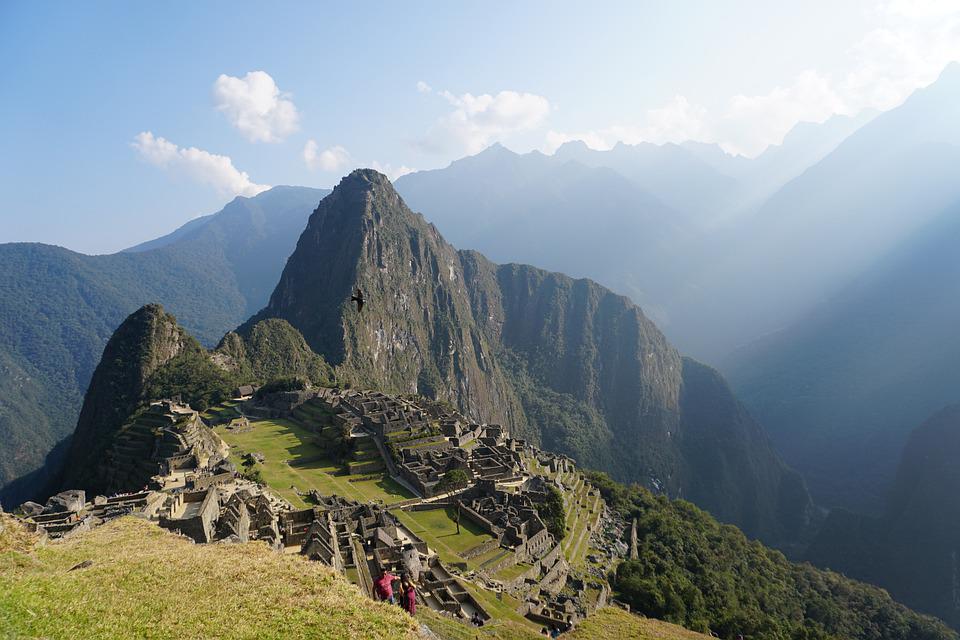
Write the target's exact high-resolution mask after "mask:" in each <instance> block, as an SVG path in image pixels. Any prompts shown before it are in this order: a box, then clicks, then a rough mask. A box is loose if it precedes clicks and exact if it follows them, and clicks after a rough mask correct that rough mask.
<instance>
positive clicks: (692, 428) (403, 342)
mask: <svg viewBox="0 0 960 640" xmlns="http://www.w3.org/2000/svg"><path fill="white" fill-rule="evenodd" d="M358 289H359V290H361V291H362V292H363V296H364V300H365V304H364V307H363V309H362V311H359V310H357V309H356V307H355V306H354V304H353V303H352V302H351V294H352V293H353V292H354V291H356V290H358ZM266 318H280V319H283V320H286V321H287V322H289V323H290V324H291V325H292V326H293V327H295V328H296V329H298V330H299V331H300V332H301V333H302V334H303V336H304V338H305V339H306V341H307V343H308V344H309V345H310V346H311V348H312V349H313V350H314V351H316V352H317V353H318V354H320V355H321V356H323V357H324V359H325V360H326V361H327V362H329V363H330V364H331V365H332V366H334V368H335V370H336V372H337V377H338V378H339V379H343V380H349V381H350V382H351V383H353V384H357V385H360V386H365V387H369V388H376V389H380V390H383V391H385V392H388V393H398V394H399V393H418V394H423V395H427V396H430V397H435V398H441V399H444V400H448V401H451V402H453V403H455V404H456V405H457V406H458V407H459V408H460V409H461V410H462V411H464V412H465V413H466V414H468V415H474V416H486V419H488V420H491V421H497V422H500V423H502V424H504V425H505V426H507V427H508V428H510V429H511V430H513V432H515V433H517V434H518V435H521V436H523V437H525V438H528V439H530V440H531V441H533V442H535V443H537V444H540V445H542V446H544V447H546V448H548V449H551V450H555V451H560V452H563V453H567V454H569V455H572V456H573V457H575V458H576V459H577V460H578V461H579V462H580V463H581V464H583V465H585V466H587V467H593V468H598V469H602V470H606V471H609V472H611V473H612V474H613V475H614V476H615V477H616V478H618V479H620V480H622V481H625V482H639V483H642V484H645V485H647V486H650V487H652V488H655V489H657V490H659V491H663V492H665V493H667V494H669V495H672V496H683V497H686V498H688V499H690V500H693V501H694V502H696V503H698V504H700V505H701V506H703V507H704V508H705V509H707V510H709V511H710V512H711V513H712V514H714V515H715V516H716V517H718V518H720V519H721V520H725V521H728V522H733V523H736V524H737V525H738V526H740V527H741V528H743V529H744V531H745V532H747V533H748V535H751V536H758V537H761V538H763V539H766V540H771V541H786V540H789V539H790V538H791V537H793V536H796V535H797V534H798V532H800V531H802V530H803V528H804V526H805V525H806V523H807V520H808V518H809V515H810V514H809V511H810V502H809V498H808V497H807V494H806V489H805V487H804V485H803V482H802V480H801V479H800V478H799V476H797V474H796V473H794V472H793V471H791V470H790V469H788V468H787V467H786V466H785V465H783V463H782V462H781V461H780V459H779V458H778V457H777V455H776V453H775V452H774V451H773V449H772V447H771V446H770V445H769V443H768V441H767V439H766V436H765V434H764V433H763V430H762V429H761V428H760V426H759V425H758V424H757V423H756V422H754V421H753V420H752V419H751V418H750V416H749V415H748V414H747V412H746V411H745V410H744V409H743V407H742V406H741V405H740V404H739V402H738V401H737V400H736V399H735V398H734V397H733V395H732V393H731V392H730V389H729V388H728V387H727V385H726V383H725V382H724V381H723V379H722V378H721V377H720V375H719V374H718V373H717V372H715V371H713V370H712V369H710V368H709V367H706V366H704V365H702V364H700V363H697V362H695V361H693V360H689V359H685V358H683V357H681V355H680V354H679V353H678V352H677V350H676V349H675V348H674V347H673V346H671V345H670V344H669V342H668V341H667V339H666V338H665V337H664V335H663V334H662V333H661V332H660V331H659V329H657V327H656V326H655V325H654V323H653V322H651V321H650V320H649V319H647V317H646V316H645V315H644V314H643V312H642V311H641V310H640V309H639V307H637V306H636V305H634V304H633V303H632V302H631V301H630V300H629V299H627V298H625V297H623V296H620V295H617V294H614V293H612V292H611V291H609V290H607V289H605V288H603V287H601V286H600V285H598V284H596V283H595V282H592V281H590V280H586V279H579V280H575V279H572V278H570V277H568V276H565V275H562V274H558V273H552V272H548V271H543V270H541V269H537V268H534V267H530V266H527V265H519V264H506V265H498V264H495V263H493V262H491V261H489V260H488V259H486V258H485V257H484V256H483V255H481V254H479V253H477V252H474V251H457V250H456V249H454V248H453V247H452V246H451V245H450V244H448V243H447V242H446V241H445V240H444V238H443V237H442V236H441V235H440V233H439V232H438V231H437V229H436V227H434V226H433V225H431V224H429V223H428V222H427V221H426V220H425V219H424V218H423V216H421V215H419V214H416V213H413V212H412V211H411V210H410V209H409V208H408V207H407V206H406V205H405V203H404V202H403V200H402V199H401V198H400V196H399V195H398V194H397V192H396V191H395V190H394V188H393V186H392V184H391V183H390V182H389V180H387V179H386V178H385V177H384V176H383V175H381V174H379V173H377V172H374V171H370V170H357V171H355V172H353V173H352V174H350V175H349V176H347V177H346V178H344V179H343V180H342V181H341V183H340V184H339V185H338V186H337V187H336V188H335V189H334V190H333V193H331V194H330V195H329V196H327V197H326V198H324V200H322V201H321V203H320V206H319V207H318V208H317V210H316V211H315V212H314V213H313V215H311V217H310V220H309V222H308V223H307V227H306V229H305V230H304V232H303V234H302V235H301V237H300V240H299V241H298V243H297V248H296V250H295V251H294V252H293V254H292V255H291V256H290V259H289V260H288V261H287V264H286V267H285V268H284V270H283V274H282V275H281V277H280V280H279V283H278V285H277V287H276V289H275V290H274V292H273V294H272V295H271V297H270V302H269V304H268V305H267V306H266V307H265V308H264V309H263V310H262V311H261V312H260V313H259V314H257V315H256V316H255V317H254V318H253V319H252V320H251V321H250V323H253V322H257V321H261V320H263V319H266ZM250 323H248V326H249V324H250Z"/></svg>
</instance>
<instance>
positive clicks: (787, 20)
mask: <svg viewBox="0 0 960 640" xmlns="http://www.w3.org/2000/svg"><path fill="white" fill-rule="evenodd" d="M788 5H796V6H788ZM958 15H960V7H958V6H957V2H954V1H951V0H924V1H922V2H904V1H901V0H893V1H890V2H887V1H884V2H879V3H878V2H859V1H856V0H851V1H848V2H842V3H836V2H819V1H811V2H805V3H769V2H724V3H716V2H669V3H667V2H662V3H647V2H623V3H618V2H610V3H604V2H598V3H579V2H577V3H560V2H519V3H517V2H511V3H496V2H484V3H469V4H467V3H436V2H431V3H427V2H418V3H401V2H389V3H387V2H383V3H381V2H364V3H336V4H333V3H309V4H300V3H293V2H288V3H271V5H270V6H267V5H266V4H253V3H243V2H174V3H163V4H160V3H149V4H148V3H120V2H115V3H113V2H96V3H86V4H80V3H73V4H67V3H54V2H44V3H37V2H14V1H10V0H8V1H6V2H3V3H0V60H2V61H3V63H4V69H5V71H6V73H5V74H4V79H3V81H2V83H0V148H2V150H3V151H2V154H0V186H2V188H3V193H4V195H5V200H6V202H5V206H4V207H3V211H2V213H0V222H2V223H3V224H2V225H0V242H8V241H42V242H48V243H53V244H59V245H63V246H66V247H69V248H71V249H74V250H78V251H83V252H88V253H102V252H110V251H116V250H119V249H121V248H123V247H126V246H130V245H132V244H135V243H137V242H140V241H143V240H147V239H150V238H153V237H156V236H158V235H161V234H163V233H166V232H168V231H170V230H171V229H173V228H175V227H176V226H178V225H180V224H182V223H183V222H185V221H187V220H189V219H191V218H193V217H196V216H197V215H201V214H204V213H210V212H213V211H216V210H218V209H219V208H220V207H222V205H223V204H224V203H225V202H226V201H228V200H229V199H230V198H231V197H233V195H235V194H237V193H253V192H255V191H256V190H257V189H258V188H262V187H263V186H267V185H276V184H303V185H310V186H332V185H333V184H335V183H336V182H337V180H338V179H339V177H340V176H341V175H342V174H344V173H346V172H348V171H349V170H350V169H351V168H353V167H356V166H377V167H380V168H383V169H384V170H386V172H388V173H389V174H391V175H397V174H399V173H400V172H402V171H403V170H407V169H411V168H415V169H428V168H435V167H440V166H445V165H446V164H447V163H449V162H450V161H451V160H452V159H455V158H457V157H461V156H463V155H466V154H468V153H473V152H476V151H477V150H479V149H481V148H483V147H484V146H486V145H488V144H490V143H492V142H495V141H500V142H503V143H504V144H505V145H506V146H508V147H510V148H512V149H515V150H517V151H528V150H531V149H541V150H544V151H546V152H551V151H552V150H553V149H554V148H555V147H556V145H557V144H560V143H561V142H563V141H564V140H568V139H576V138H580V139H585V140H586V141H587V142H588V143H589V144H591V146H595V147H597V148H604V147H608V146H610V145H611V144H613V143H614V142H616V141H617V140H623V141H626V142H630V143H636V142H640V141H652V142H656V143H663V142H668V141H681V140H685V139H698V140H704V141H708V142H717V143H719V144H722V145H723V146H724V148H725V149H727V150H728V151H730V152H737V153H744V154H747V155H755V154H757V153H759V152H760V151H762V149H763V148H764V147H765V146H766V145H767V144H771V143H777V142H779V140H780V139H781V138H782V136H783V134H784V133H786V131H787V130H789V128H790V126H792V125H793V124H795V123H796V122H798V121H803V120H809V121H822V120H824V119H825V118H827V117H829V116H830V115H831V114H833V113H850V114H852V113H856V112H858V111H860V110H861V109H864V108H876V109H887V108H890V107H892V106H895V105H896V104H897V103H899V102H900V101H902V99H903V98H904V97H905V96H906V95H908V94H909V92H910V91H912V90H913V89H915V88H916V87H918V86H923V85H925V84H928V83H929V82H931V81H932V80H933V79H934V78H935V77H936V74H937V73H938V72H939V71H940V69H942V67H943V66H944V64H946V62H947V61H949V60H951V59H955V58H957V57H960V46H958V40H960V35H958V34H960V29H958ZM251 72H262V73H255V74H253V75H248V74H251ZM271 90H273V91H275V92H276V93H275V94H274V93H271ZM138 136H140V137H139V138H138ZM161 139H162V140H161ZM305 150H306V151H311V150H312V151H313V153H312V154H310V153H307V154H306V155H307V159H308V160H309V162H307V161H306V160H305V153H304V152H305ZM325 152H326V153H325ZM243 173H245V174H246V176H245V177H244V176H243Z"/></svg>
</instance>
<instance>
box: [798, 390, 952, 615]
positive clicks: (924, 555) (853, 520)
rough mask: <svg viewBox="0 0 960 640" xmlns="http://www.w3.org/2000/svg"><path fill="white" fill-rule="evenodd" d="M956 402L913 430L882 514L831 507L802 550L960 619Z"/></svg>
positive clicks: (821, 561) (927, 609)
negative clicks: (859, 513)
mask: <svg viewBox="0 0 960 640" xmlns="http://www.w3.org/2000/svg"><path fill="white" fill-rule="evenodd" d="M958 459H960V405H954V406H951V407H947V408H946V409H943V410H942V411H940V412H938V413H937V414H936V415H934V416H933V417H931V418H930V419H929V420H927V421H926V422H925V423H924V424H923V425H921V426H920V427H919V428H917V429H916V430H915V431H914V432H913V433H912V434H911V435H910V439H909V441H908V442H907V445H906V447H905V448H904V451H903V457H902V459H901V462H900V467H899V470H898V472H897V480H896V482H895V484H894V486H893V489H892V491H891V493H890V496H889V499H888V501H887V506H886V510H885V512H884V513H883V515H882V516H880V517H877V518H871V517H866V516H861V515H858V514H854V513H851V512H848V511H844V510H837V511H834V512H832V513H831V514H830V517H829V518H828V520H827V522H826V523H825V525H824V527H823V530H822V531H821V532H820V534H819V535H818V536H817V539H816V541H815V542H814V544H813V545H812V546H811V548H810V550H809V552H808V557H809V559H810V560H811V561H812V562H814V563H815V564H818V565H820V566H825V567H829V568H831V569H835V570H838V571H842V572H844V573H847V574H849V575H851V576H854V577H857V578H859V579H863V580H869V581H871V582H874V583H876V584H878V585H880V586H882V587H884V588H886V589H888V590H889V591H890V593H891V594H893V596H894V597H895V598H897V599H898V600H900V601H902V602H904V603H905V604H907V605H909V606H910V607H912V608H915V609H917V610H919V611H925V612H928V613H932V614H934V615H936V616H938V617H940V618H942V619H943V620H944V621H946V622H947V623H948V624H950V625H952V626H953V627H954V628H957V627H958V626H960V466H958V465H957V460H958Z"/></svg>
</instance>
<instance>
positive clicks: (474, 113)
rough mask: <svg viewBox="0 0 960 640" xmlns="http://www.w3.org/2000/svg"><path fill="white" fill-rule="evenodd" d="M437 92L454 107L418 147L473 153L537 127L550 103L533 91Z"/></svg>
mask: <svg viewBox="0 0 960 640" xmlns="http://www.w3.org/2000/svg"><path fill="white" fill-rule="evenodd" d="M438 95H440V96H442V97H443V98H444V99H446V100H447V102H449V103H450V104H451V105H452V106H453V107H454V109H453V111H452V112H451V113H449V114H448V115H446V116H444V117H443V118H441V119H440V120H438V121H437V123H436V124H434V126H433V127H432V128H431V129H430V131H429V132H428V133H427V136H426V138H425V139H424V140H423V141H422V143H421V146H423V147H424V148H425V149H427V150H430V151H466V152H467V153H476V152H478V151H480V150H482V149H483V148H484V147H486V146H488V145H489V144H490V143H491V142H493V141H495V140H500V139H502V138H504V137H506V136H509V135H511V134H515V133H521V132H524V131H530V130H532V129H536V128H537V127H539V126H540V125H541V124H542V123H543V121H544V120H545V119H546V117H547V114H549V113H550V102H549V101H548V100H547V99H546V98H544V97H543V96H538V95H536V94H533V93H520V92H517V91H501V92H500V93H498V94H496V95H490V94H489V93H484V94H481V95H478V96H475V95H473V94H471V93H465V94H463V95H460V96H457V95H454V94H452V93H450V92H449V91H440V92H438Z"/></svg>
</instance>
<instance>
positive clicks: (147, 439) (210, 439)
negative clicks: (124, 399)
mask: <svg viewBox="0 0 960 640" xmlns="http://www.w3.org/2000/svg"><path fill="white" fill-rule="evenodd" d="M227 453H228V449H227V445H226V444H225V443H224V442H223V441H222V440H221V439H220V438H219V437H218V436H217V435H216V434H214V433H213V431H212V430H211V429H209V428H208V427H207V426H206V425H205V424H204V423H203V421H202V420H201V419H200V416H199V414H198V413H197V412H196V411H194V410H193V409H191V408H190V407H189V406H187V405H183V404H180V403H178V402H174V401H173V400H160V401H157V402H152V403H150V405H149V406H148V407H147V408H146V409H145V410H143V411H141V412H140V413H139V414H137V415H135V416H134V418H133V420H132V421H131V422H130V423H128V424H126V425H124V426H123V427H122V428H121V430H120V432H119V434H117V436H116V437H115V438H114V440H113V442H112V443H111V444H110V447H109V448H108V449H107V450H106V452H105V453H104V456H103V459H102V460H101V462H100V465H99V466H100V469H99V471H100V477H102V478H104V481H105V483H106V486H107V487H109V488H112V489H115V490H118V491H122V490H124V489H128V488H130V487H146V486H148V485H149V484H150V483H151V481H152V479H153V478H154V477H156V476H165V477H168V478H170V479H171V480H173V481H174V483H177V482H179V483H180V484H183V483H184V482H185V478H186V476H188V475H190V474H191V473H193V474H196V473H197V472H198V470H202V469H209V468H211V467H213V466H215V465H216V464H217V463H219V462H221V461H223V460H224V459H225V458H226V457H227Z"/></svg>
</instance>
